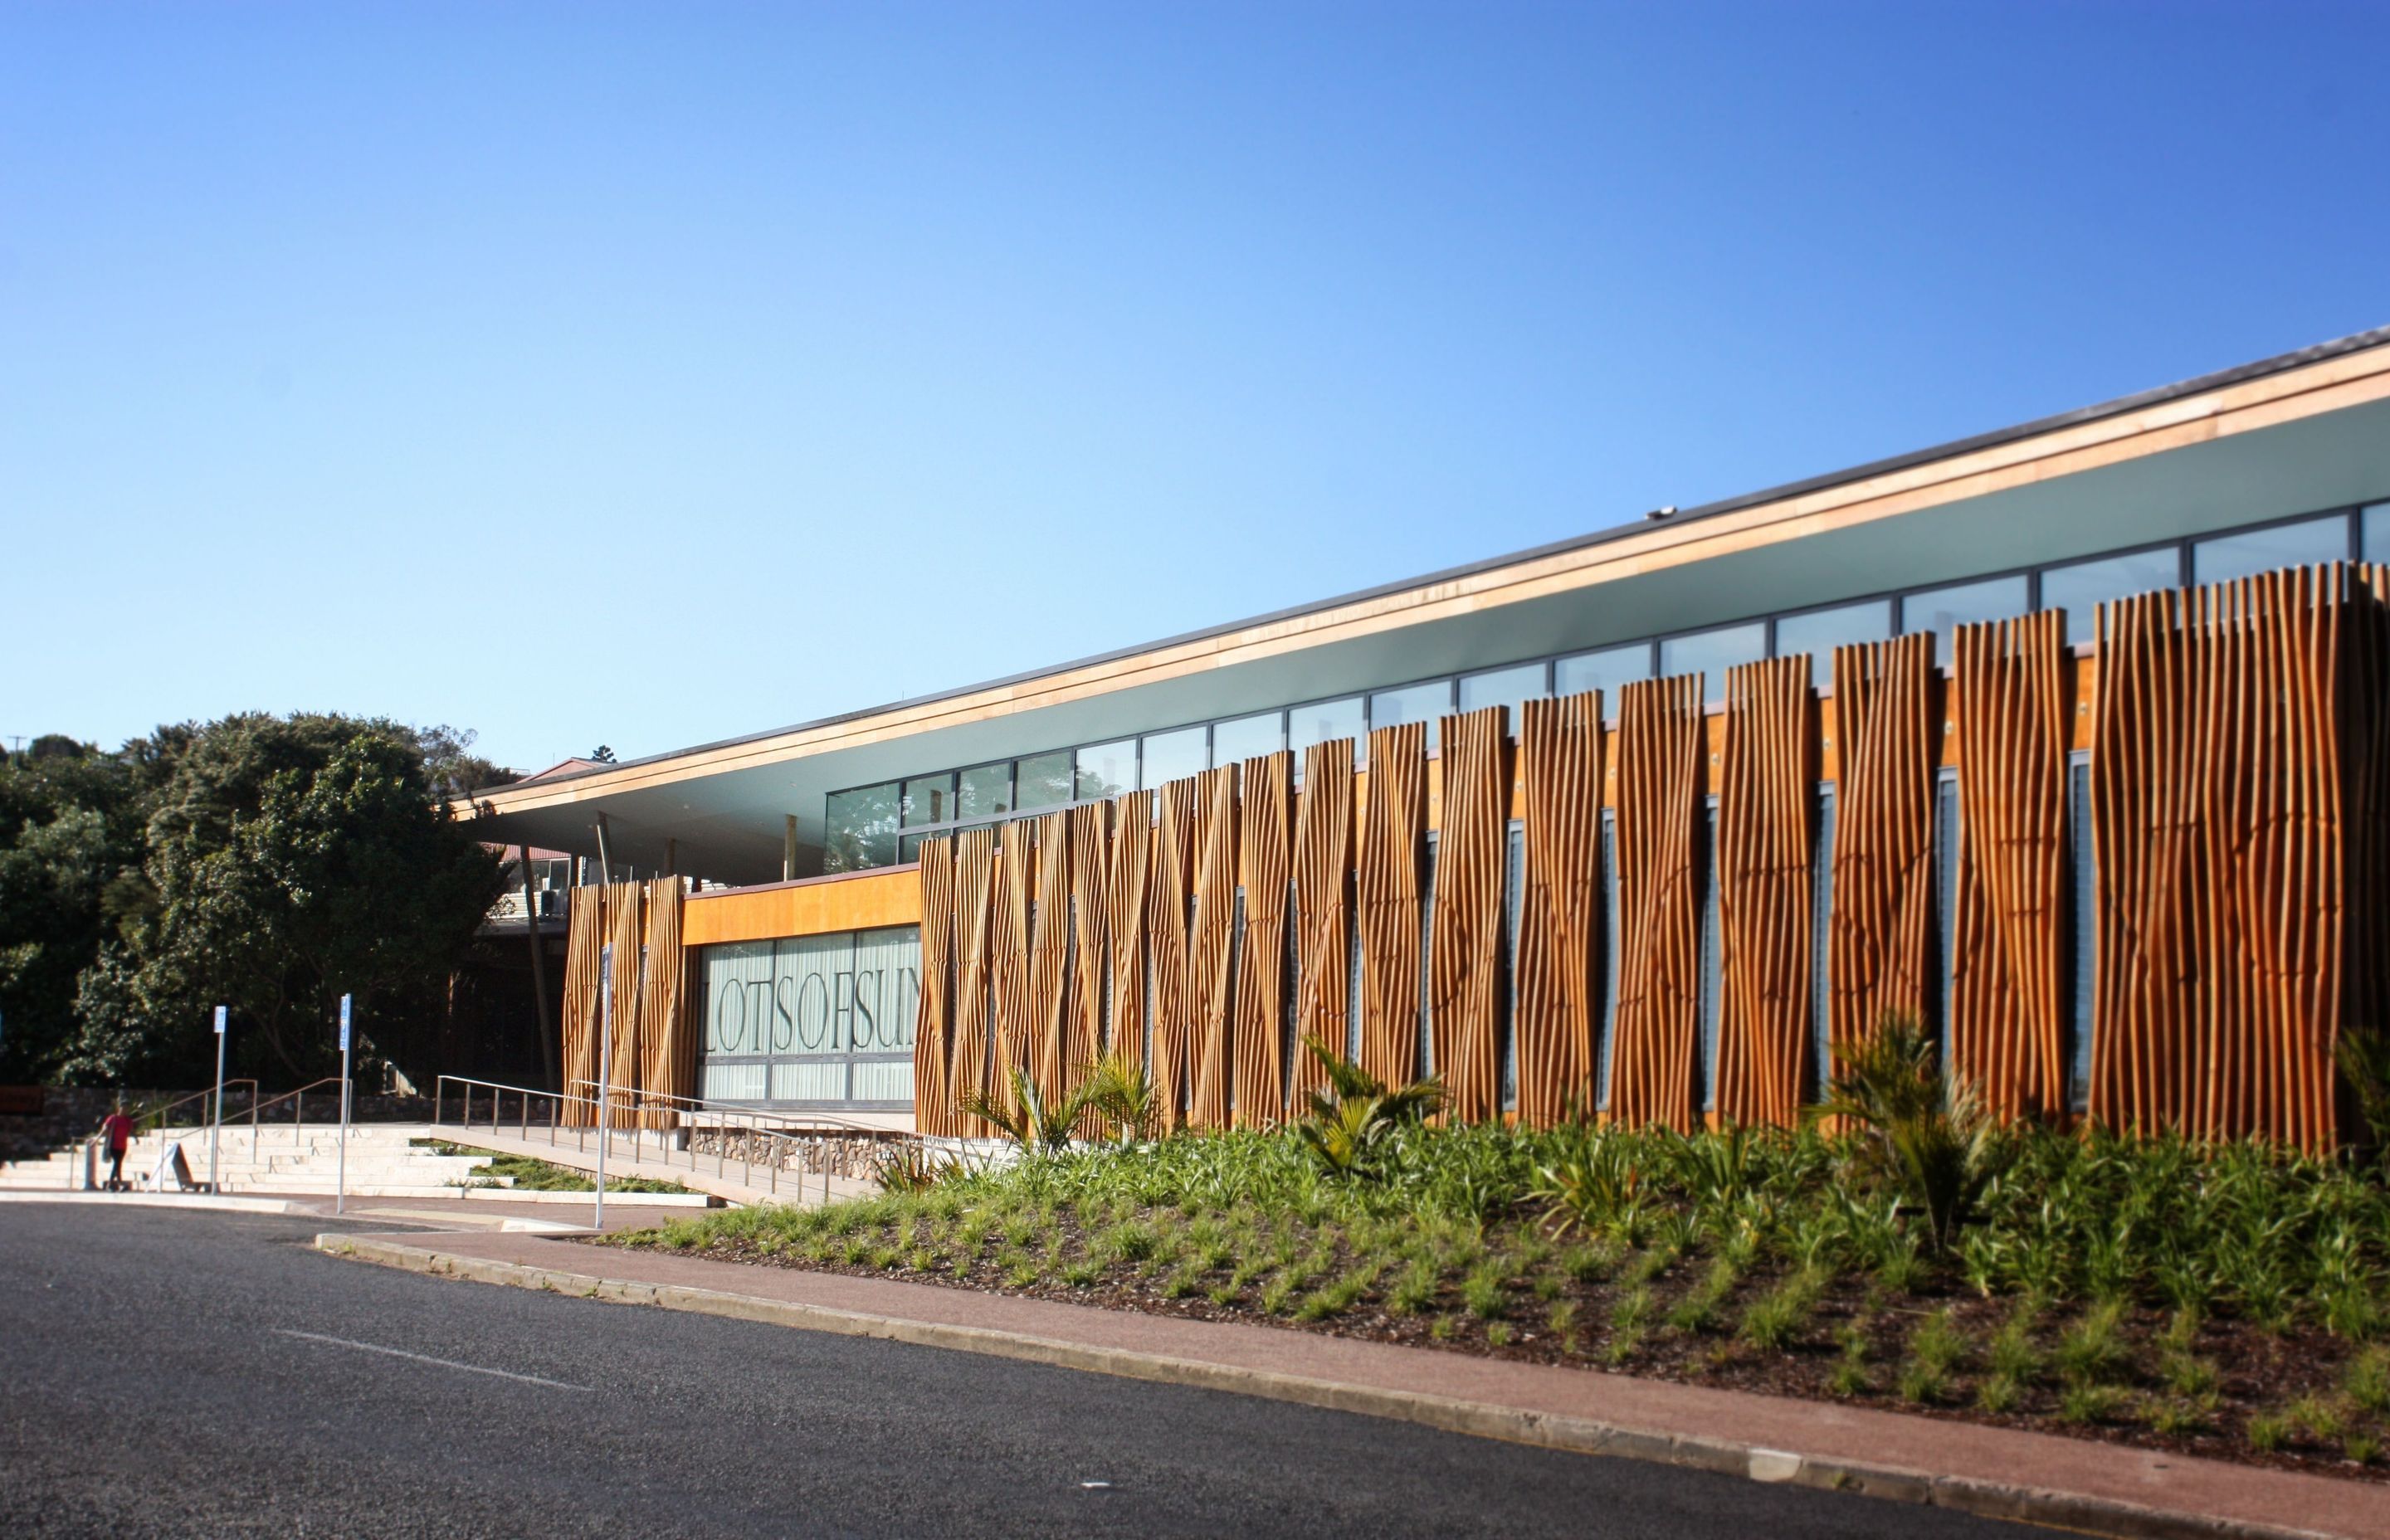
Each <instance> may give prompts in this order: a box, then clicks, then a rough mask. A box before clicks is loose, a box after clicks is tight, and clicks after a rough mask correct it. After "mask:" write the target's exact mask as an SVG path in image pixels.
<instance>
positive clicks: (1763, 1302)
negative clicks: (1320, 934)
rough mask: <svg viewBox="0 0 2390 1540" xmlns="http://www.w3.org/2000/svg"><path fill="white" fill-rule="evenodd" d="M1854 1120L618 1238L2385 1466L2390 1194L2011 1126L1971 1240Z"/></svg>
mask: <svg viewBox="0 0 2390 1540" xmlns="http://www.w3.org/2000/svg"><path fill="white" fill-rule="evenodd" d="M1864 1153H1865V1151H1864V1149H1862V1148H1861V1146H1860V1145H1859V1143H1858V1141H1856V1140H1853V1139H1831V1138H1827V1137H1824V1136H1820V1135H1818V1134H1815V1133H1804V1134H1801V1135H1797V1136H1794V1135H1784V1136H1748V1135H1737V1136H1718V1135H1706V1136H1694V1137H1691V1138H1679V1137H1677V1136H1671V1135H1665V1134H1651V1135H1637V1134H1622V1133H1600V1132H1595V1131H1592V1130H1582V1129H1578V1130H1560V1131H1554V1132H1550V1133H1532V1132H1527V1131H1523V1130H1516V1129H1508V1128H1500V1127H1488V1128H1459V1129H1437V1128H1432V1127H1427V1126H1421V1125H1415V1126H1412V1127H1409V1128H1407V1129H1403V1130H1399V1131H1397V1132H1396V1133H1395V1134H1394V1136H1392V1137H1390V1138H1388V1139H1387V1140H1385V1141H1383V1142H1382V1143H1381V1145H1380V1146H1379V1147H1378V1148H1377V1149H1375V1151H1374V1153H1373V1157H1372V1160H1371V1161H1370V1163H1369V1165H1368V1169H1367V1170H1366V1171H1355V1172H1348V1173H1345V1174H1330V1173H1328V1172H1326V1171H1323V1170H1322V1169H1321V1166H1320V1163H1319V1161H1317V1160H1316V1159H1315V1158H1314V1155H1313V1152H1311V1151H1309V1150H1307V1149H1305V1147H1304V1144H1303V1143H1302V1142H1301V1141H1299V1140H1298V1139H1296V1138H1295V1137H1294V1136H1292V1135H1291V1134H1288V1133H1278V1134H1229V1135H1212V1136H1180V1137H1176V1138H1171V1139H1165V1140H1161V1141H1157V1142H1153V1143H1149V1144H1144V1145H1138V1146H1126V1147H1104V1148H1098V1149H1081V1150H1076V1151H1073V1152H1070V1153H1066V1154H1061V1155H1042V1156H1032V1157H1030V1158H1028V1159H1025V1160H1023V1161H1022V1162H1021V1163H1020V1164H1019V1165H1017V1166H1014V1167H1011V1168H1009V1169H1007V1170H1004V1171H1000V1172H985V1173H979V1174H965V1175H949V1176H948V1177H947V1178H946V1179H945V1180H944V1181H941V1182H939V1183H937V1184H936V1185H935V1186H932V1187H928V1188H927V1189H926V1190H922V1191H918V1192H905V1193H888V1194H884V1195H881V1196H879V1197H876V1198H872V1199H868V1200H857V1201H854V1202H849V1203H843V1204H838V1205H834V1206H831V1207H829V1208H826V1209H818V1210H795V1209H784V1208H764V1209H753V1210H740V1211H732V1212H728V1213H719V1214H714V1215H711V1216H709V1217H707V1218H704V1219H690V1220H684V1221H675V1222H673V1223H671V1224H668V1225H666V1226H662V1227H660V1228H657V1229H653V1230H646V1231H638V1232H631V1233H628V1234H624V1235H620V1236H615V1237H610V1238H605V1240H604V1241H603V1242H602V1243H605V1244H619V1245H629V1246H642V1247H653V1248H659V1249H666V1250H672V1251H682V1252H686V1253H690V1254H697V1255H702V1256H707V1257H711V1258H716V1259H720V1260H725V1261H733V1262H741V1263H750V1264H765V1265H773V1266H784V1267H800V1268H811V1269H816V1270H819V1271H825V1272H835V1273H846V1274H852V1275H863V1276H874V1277H894V1278H902V1279H906V1280H911V1281H918V1282H925V1283H932V1284H938V1285H942V1286H945V1287H951V1288H964V1289H973V1290H988V1291H993V1292H998V1293H1010V1294H1021V1295H1028V1296H1033V1297H1037V1298H1043V1299H1050V1300H1059V1301H1064V1302H1068V1303H1084V1304H1093V1305H1099V1306H1104V1307H1110V1308H1115V1309H1131V1310H1143V1311H1149V1312H1152V1313H1155V1314H1160V1315H1176V1316H1182V1317H1188V1318H1196V1319H1216V1320H1232V1321H1241V1322H1246V1323H1257V1324H1266V1325H1273V1326H1280V1327H1285V1328H1291V1329H1302V1330H1313V1331H1322V1332H1328V1333H1331V1334H1335V1335H1340V1336H1347V1337H1356V1338H1363V1339H1367V1340H1370V1341H1385V1342H1396V1343H1402V1344H1406V1345H1411V1346H1419V1347H1427V1348H1435V1349H1439V1350H1444V1351H1452V1352H1463V1353H1474V1354H1488V1355H1493V1356H1498V1357H1504V1358H1510V1359H1517V1360H1522V1361H1527V1362H1536V1363H1545V1364H1555V1365H1567V1366H1572V1367H1583V1368H1589V1369H1606V1370H1612V1371H1615V1372H1619V1373H1625V1374H1632V1375H1638V1376H1644V1377H1649V1378H1655V1379H1664V1380H1679V1381H1684V1382H1690V1383H1699V1384H1706V1385H1715V1386H1719V1387H1722V1388H1728V1389H1736V1390H1744V1391H1751V1392H1760V1393H1765V1394H1771V1395H1786V1396H1797V1397H1810V1398H1817V1399H1834V1400H1842V1401H1846V1402H1850V1403H1853V1404H1858V1405H1877V1406H1883V1407H1889V1408H1893V1409H1897V1410H1902V1411H1907V1412H1912V1413H1916V1414H1919V1415H1924V1416H1933V1417H1945V1418H1962V1419H1965V1420H1969V1421H1974V1422H1983V1423H1990V1424H1995V1425H1998V1426H2005V1427H2015V1428H2030V1429H2035V1430H2037V1431H2049V1432H2060V1433H2065V1434H2069V1435H2073V1436H2077V1437H2085V1438H2094V1439H2106V1440H2112V1441H2115V1442H2119V1443H2127V1444H2138V1445H2141V1446H2145V1447H2154V1448H2164V1449H2171V1450H2176V1451H2178V1452H2180V1453H2183V1454H2186V1455H2196V1456H2202V1457H2209V1458H2220V1459H2233V1460H2241V1461H2245V1462H2250V1463H2256V1464H2265V1465H2272V1466H2278V1467H2282V1468H2285V1469H2303V1470H2309V1471H2324V1472H2329V1473H2332V1474H2336V1475H2342V1476H2347V1477H2352V1478H2357V1479H2365V1480H2373V1481H2390V1464H2385V1460H2384V1453H2383V1450H2384V1444H2390V1349H2385V1348H2384V1346H2383V1345H2382V1344H2381V1343H2380V1341H2377V1337H2378V1336H2379V1334H2381V1333H2382V1332H2383V1331H2384V1328H2390V1298H2385V1293H2384V1274H2385V1266H2390V1262H2385V1248H2390V1195H2385V1192H2384V1187H2383V1185H2382V1183H2381V1181H2380V1179H2379V1176H2378V1174H2371V1173H2367V1172H2361V1171H2358V1170H2357V1169H2356V1168H2353V1167H2350V1166H2346V1165H2343V1164H2339V1163H2333V1162H2317V1161H2301V1160H2297V1159H2294V1158H2291V1157H2287V1156H2281V1155H2278V1154H2276V1153H2273V1152H2269V1151H2266V1150H2260V1149H2250V1148H2234V1149H2222V1150H2209V1151H2202V1150H2195V1149H2190V1148H2189V1147H2186V1146H2183V1145H2180V1144H2177V1143H2172V1142H2156V1143H2147V1144H2127V1143H2123V1142H2120V1141H2116V1140H2112V1139H2106V1138H2098V1137H2095V1138H2090V1139H2076V1138H2074V1137H2069V1136H2058V1135H2049V1134H2033V1135H2026V1136H2016V1137H2014V1138H2012V1139H2011V1141H2010V1144H2009V1148H2007V1149H2005V1151H2004V1152H2003V1153H2002V1155H2001V1157H2000V1160H1999V1162H1998V1173H1999V1174H1998V1175H1996V1176H1995V1177H1993V1178H1992V1179H1991V1180H1990V1181H1989V1182H1988V1184H1987V1185H1985V1187H1984V1189H1983V1190H1982V1191H1981V1192H1980V1193H1979V1194H1978V1195H1977V1196H1976V1200H1975V1203H1974V1208H1973V1211H1972V1219H1971V1223H1970V1224H1969V1225H1968V1226H1966V1227H1965V1228H1964V1229H1963V1230H1961V1231H1957V1232H1954V1233H1953V1234H1952V1236H1951V1238H1950V1240H1949V1243H1948V1244H1947V1245H1946V1244H1943V1243H1941V1242H1939V1241H1937V1240H1935V1239H1934V1238H1933V1237H1932V1236H1931V1234H1930V1233H1927V1231H1926V1226H1925V1225H1924V1216H1923V1215H1922V1214H1921V1213H1920V1212H1918V1211H1917V1210H1916V1209H1914V1208H1912V1207H1910V1206H1908V1205H1906V1204H1904V1203H1903V1202H1902V1201H1901V1200H1900V1198H1899V1195H1898V1194H1897V1193H1896V1192H1890V1193H1888V1192H1884V1191H1880V1190H1875V1188H1873V1187H1871V1186H1870V1183H1871V1181H1872V1180H1873V1178H1871V1177H1870V1175H1869V1174H1868V1173H1867V1168H1866V1165H1865V1161H1864V1160H1863V1156H1864Z"/></svg>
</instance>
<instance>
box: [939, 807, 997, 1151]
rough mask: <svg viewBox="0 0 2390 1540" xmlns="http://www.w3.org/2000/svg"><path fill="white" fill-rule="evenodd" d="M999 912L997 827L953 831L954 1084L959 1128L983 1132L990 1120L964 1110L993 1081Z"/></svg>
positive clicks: (952, 1100) (950, 1100)
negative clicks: (993, 932)
mask: <svg viewBox="0 0 2390 1540" xmlns="http://www.w3.org/2000/svg"><path fill="white" fill-rule="evenodd" d="M995 912H996V830H994V829H992V828H974V829H967V830H965V831H964V832H962V833H960V834H957V835H956V836H955V936H954V946H955V1048H954V1055H953V1065H954V1071H953V1081H952V1086H953V1088H952V1089H951V1090H950V1091H949V1092H948V1094H947V1097H946V1105H947V1106H948V1107H950V1108H952V1109H954V1115H955V1127H956V1130H957V1133H961V1134H966V1135H983V1134H985V1133H987V1132H988V1125H987V1120H986V1119H984V1118H976V1117H972V1116H970V1114H969V1113H966V1112H964V1111H963V1110H962V1109H963V1106H964V1104H965V1103H966V1102H967V1101H969V1100H970V1098H971V1097H974V1096H983V1095H985V1094H987V1092H988V1091H989V1089H990V1086H991V1084H992V1082H991V1079H990V1074H989V1072H990V1070H991V1068H992V1065H991V1062H990V1060H991V1059H992V1058H993V1057H994V1056H993V1055H992V1054H991V1053H990V1051H989V1050H990V1048H991V1046H992V1039H993V1038H994V1036H995V1034H996V977H995V969H994V965H993V961H992V959H991V957H990V956H989V947H990V937H989V930H990V928H991V925H992V922H993V920H994V918H995Z"/></svg>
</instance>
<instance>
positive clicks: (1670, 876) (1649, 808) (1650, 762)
mask: <svg viewBox="0 0 2390 1540" xmlns="http://www.w3.org/2000/svg"><path fill="white" fill-rule="evenodd" d="M1620 696H1621V700H1620V705H1619V712H1618V812H1617V826H1618V832H1617V838H1618V906H1619V918H1620V925H1619V967H1618V1007H1617V1034H1618V1041H1617V1045H1616V1046H1615V1047H1614V1048H1613V1051H1612V1057H1611V1077H1610V1115H1611V1116H1612V1117H1613V1119H1615V1120H1616V1121H1618V1122H1620V1123H1625V1124H1626V1125H1627V1126H1629V1127H1640V1126H1642V1125H1644V1124H1647V1123H1664V1124H1666V1125H1667V1126H1668V1127H1671V1128H1676V1129H1679V1130H1682V1129H1688V1128H1690V1127H1691V1126H1692V1124H1693V1121H1694V1118H1695V1116H1696V1111H1697V1110H1696V1109H1695V1107H1694V1105H1693V1060H1694V1059H1695V1057H1696V1055H1697V1054H1698V1053H1699V1051H1700V1034H1701V966H1702V959H1701V905H1700V893H1699V883H1698V878H1697V874H1696V872H1695V870H1694V864H1693V851H1694V839H1693V830H1694V822H1695V820H1696V819H1698V818H1699V817H1700V816H1701V814H1702V801H1703V787H1704V785H1705V784H1706V776H1705V775H1704V773H1703V772H1704V770H1705V769H1706V754H1707V745H1708V734H1707V732H1706V731H1705V730H1704V728H1703V723H1702V676H1701V675H1700V674H1687V675H1685V676H1683V677H1681V678H1676V679H1660V680H1650V681H1645V682H1643V683H1639V684H1633V685H1628V686H1626V687H1625V688H1624V689H1623V690H1621V691H1620Z"/></svg>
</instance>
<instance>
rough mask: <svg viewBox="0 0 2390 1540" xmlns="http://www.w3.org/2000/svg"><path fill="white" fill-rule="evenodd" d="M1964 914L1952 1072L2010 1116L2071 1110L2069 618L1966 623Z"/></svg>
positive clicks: (1956, 689) (2039, 1116)
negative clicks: (2065, 946)
mask: <svg viewBox="0 0 2390 1540" xmlns="http://www.w3.org/2000/svg"><path fill="white" fill-rule="evenodd" d="M1952 641H1953V648H1952V657H1953V658H1954V660H1955V662H1956V666H1955V667H1954V668H1953V670H1952V671H1951V687H1950V696H1951V708H1952V713H1953V719H1954V720H1955V721H1956V722H1957V723H1958V726H1959V735H1958V736H1959V744H1958V750H1959V758H1960V763H1961V764H1964V765H1965V766H1966V769H1965V771H1964V774H1963V776H1962V777H1961V779H1960V807H1961V809H1962V814H1961V818H1960V829H1961V833H1960V848H1959V883H1958V887H1959V907H1958V914H1957V915H1956V917H1955V920H1954V924H1953V928H1952V933H1953V935H1954V936H1955V938H1956V943H1955V944H1954V945H1953V947H1952V948H1951V956H1950V968H1951V990H1950V1068H1951V1071H1952V1072H1953V1073H1955V1074H1957V1075H1959V1076H1960V1077H1962V1078H1964V1079H1965V1081H1966V1082H1967V1083H1968V1084H1970V1085H1972V1086H1973V1087H1974V1090H1975V1092H1976V1094H1977V1095H1978V1096H1979V1097H1982V1098H1983V1101H1984V1104H1985V1108H1986V1110H1990V1111H1993V1112H1996V1113H1998V1115H1999V1116H2001V1117H2003V1118H2011V1119H2031V1120H2035V1121H2041V1122H2054V1121H2058V1120H2061V1119H2062V1118H2064V1117H2065V1115H2066V1068H2067V1055H2066V1016H2065V995H2064V992H2065V985H2066V981H2065V977H2064V956H2063V953H2062V949H2061V948H2062V939H2063V937H2064V936H2065V934H2066V927H2067V914H2066V890H2067V887H2068V880H2067V866H2066V829H2065V812H2066V752H2067V745H2068V744H2069V743H2070V742H2071V741H2072V740H2073V736H2074V718H2075V692H2074V689H2073V681H2074V671H2073V669H2071V668H2070V667H2069V666H2068V662H2069V659H2068V656H2067V648H2066V616H2065V615H2064V613H2063V612H2062V611H2059V610H2045V611H2043V612H2042V613H2040V614H2038V615H2031V616H2027V617H2025V618H2024V619H2022V620H2013V621H1999V622H1993V623H1990V624H1985V625H1968V626H1960V628H1959V630H1958V632H1957V634H1956V635H1955V636H1954V637H1953V639H1952Z"/></svg>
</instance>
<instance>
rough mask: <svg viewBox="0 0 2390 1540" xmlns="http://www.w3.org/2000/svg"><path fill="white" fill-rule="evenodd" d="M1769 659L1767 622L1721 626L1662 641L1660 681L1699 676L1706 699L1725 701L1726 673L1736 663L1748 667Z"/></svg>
mask: <svg viewBox="0 0 2390 1540" xmlns="http://www.w3.org/2000/svg"><path fill="white" fill-rule="evenodd" d="M1765 657H1767V622H1764V621H1752V622H1748V623H1746V624H1743V625H1722V626H1720V627H1718V628H1717V629H1716V630H1715V631H1696V632H1694V633H1693V634H1692V635H1690V636H1670V637H1667V638H1666V639H1665V640H1664V641H1662V642H1661V643H1660V677H1661V678H1663V679H1674V678H1675V677H1677V675H1678V674H1694V673H1698V674H1702V675H1703V680H1702V693H1703V699H1709V700H1723V699H1726V671H1727V670H1728V669H1730V668H1732V667H1734V665H1735V664H1737V663H1748V662H1751V661H1754V660H1755V659H1760V658H1765Z"/></svg>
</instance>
